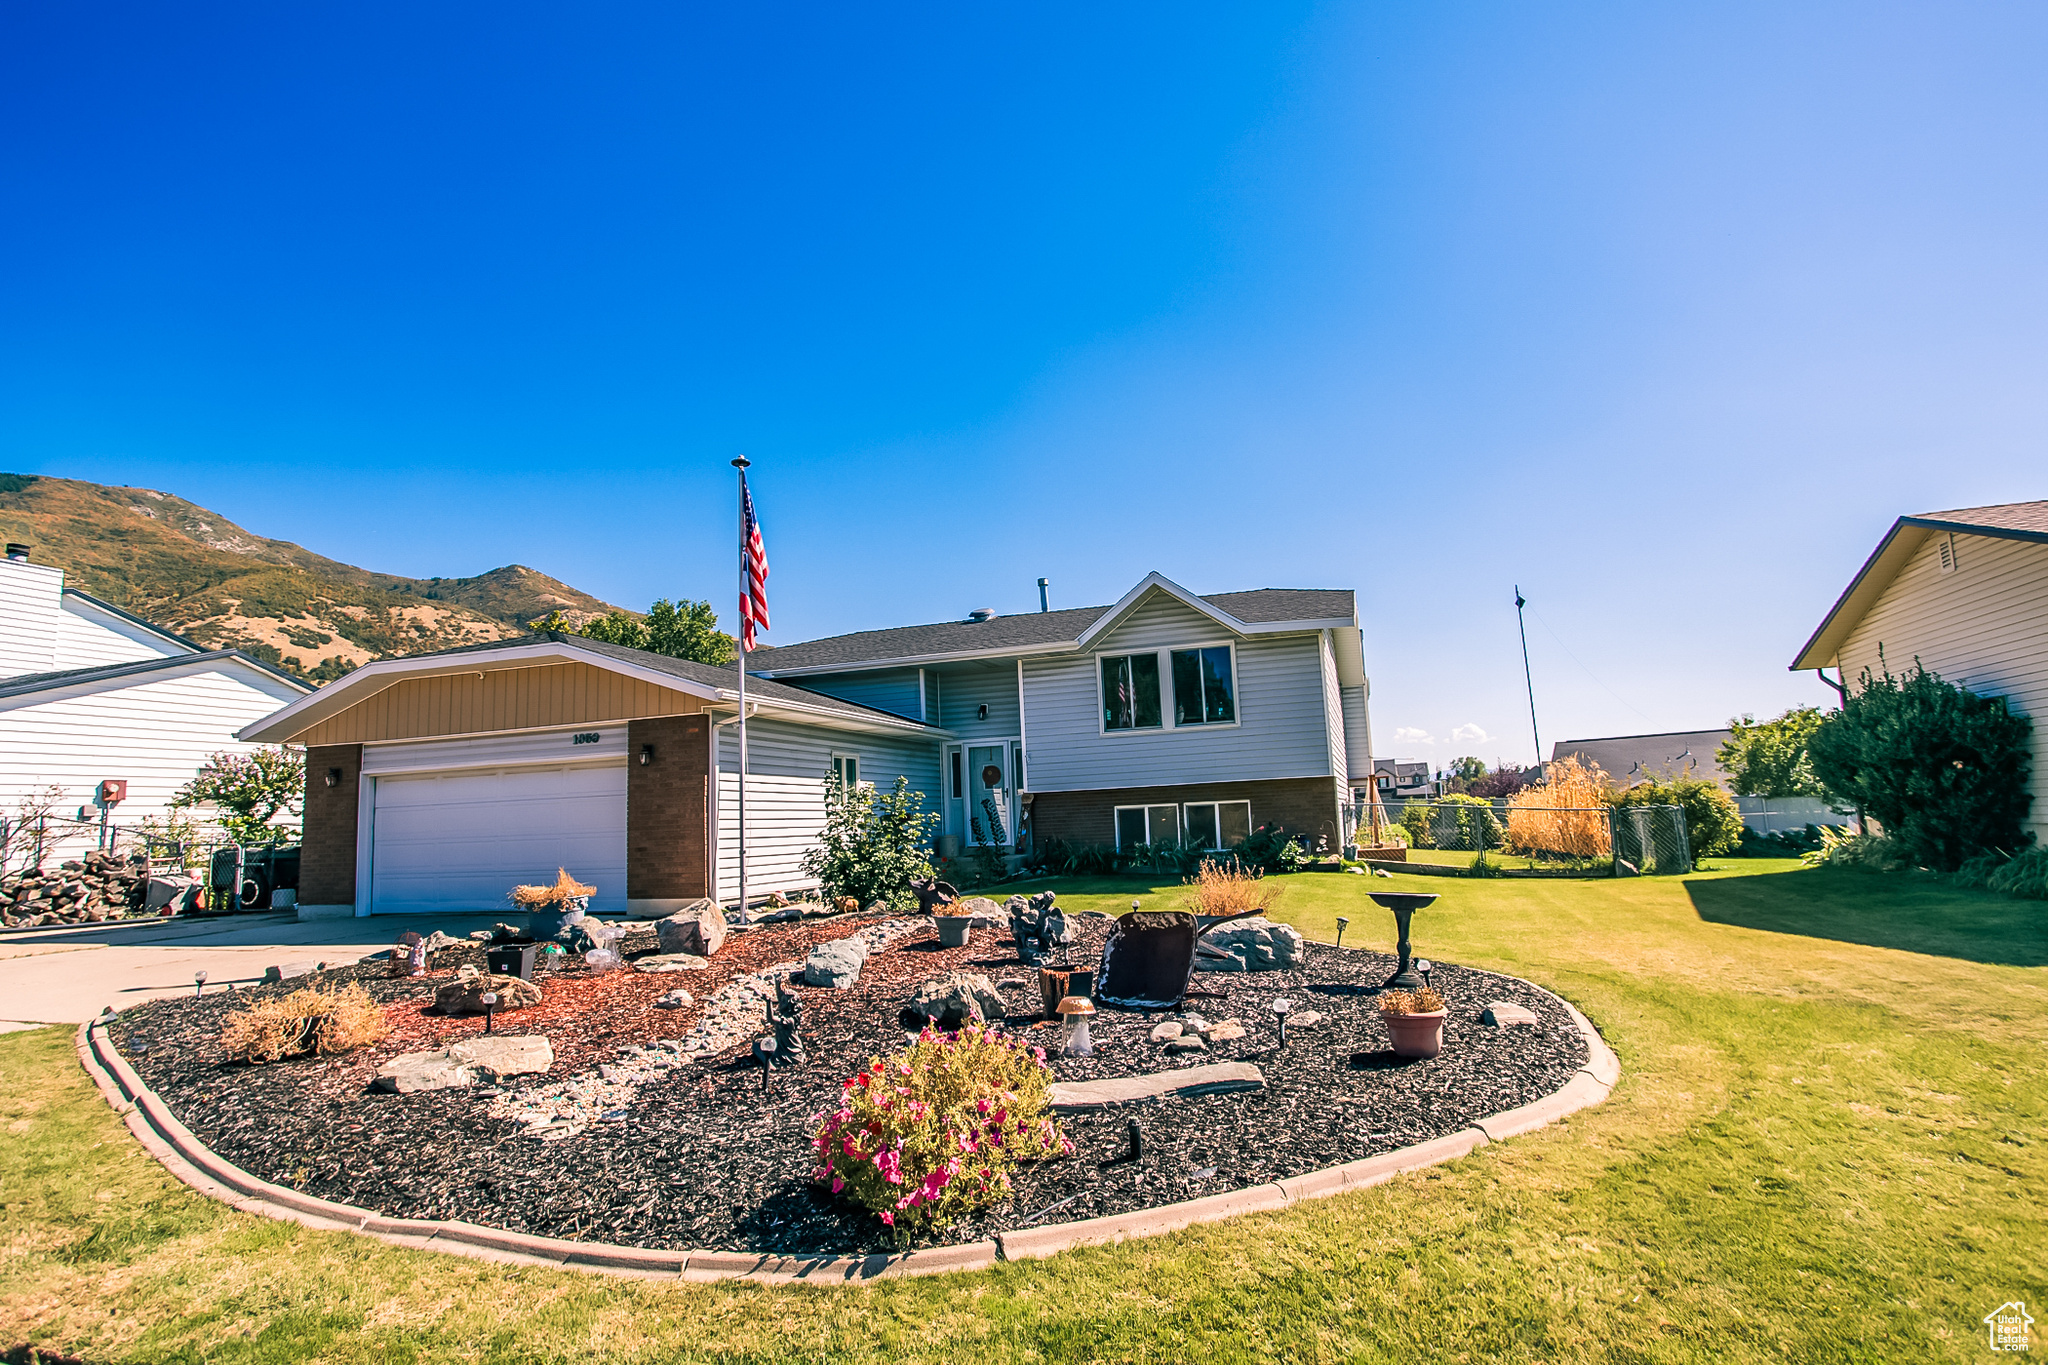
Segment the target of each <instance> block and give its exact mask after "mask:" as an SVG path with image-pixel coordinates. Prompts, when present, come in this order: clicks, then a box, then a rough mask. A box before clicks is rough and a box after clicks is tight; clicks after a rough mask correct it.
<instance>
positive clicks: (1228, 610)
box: [749, 573, 1357, 678]
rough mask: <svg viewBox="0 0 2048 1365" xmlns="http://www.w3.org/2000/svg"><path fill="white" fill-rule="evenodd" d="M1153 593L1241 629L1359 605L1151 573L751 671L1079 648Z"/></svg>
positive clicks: (1322, 623)
mask: <svg viewBox="0 0 2048 1365" xmlns="http://www.w3.org/2000/svg"><path fill="white" fill-rule="evenodd" d="M1154 590H1157V591H1160V592H1164V593H1167V594H1168V595H1170V596H1173V597H1177V598H1179V599H1180V600H1181V601H1182V602H1185V603H1187V604H1188V605H1189V606H1190V607H1193V608H1194V609H1195V610H1197V611H1200V612H1202V613H1203V614H1204V615H1207V616H1210V617H1213V618H1215V619H1216V620H1217V621H1218V622H1219V623H1220V624H1222V625H1224V626H1226V627H1228V628H1230V629H1232V630H1235V631H1237V632H1238V633H1240V634H1261V633H1266V632H1269V631H1274V630H1304V631H1307V630H1321V629H1326V628H1330V627H1336V626H1351V625H1356V624H1357V614H1356V611H1357V609H1356V605H1355V602H1354V599H1353V595H1352V592H1351V590H1350V589H1349V588H1258V589H1255V590H1253V591H1250V592H1226V593H1216V594H1213V595H1211V596H1208V597H1197V596H1195V595H1194V594H1193V593H1190V592H1189V591H1188V590H1187V589H1185V588H1182V587H1181V586H1179V585H1178V584H1176V583H1174V582H1173V581H1172V580H1170V579H1168V578H1166V577H1165V576H1164V575H1162V574H1157V573H1152V574H1147V575H1146V576H1145V577H1144V578H1143V579H1142V580H1141V581H1140V582H1139V583H1138V585H1137V586H1136V587H1134V588H1132V589H1131V591H1130V592H1128V593H1126V594H1125V595H1124V597H1123V598H1122V600H1121V601H1118V602H1116V603H1113V604H1111V605H1110V606H1106V607H1068V608H1065V609H1063V610H1060V611H1041V612H1025V613H1022V614H1020V615H1016V616H996V617H991V618H990V619H988V620H986V621H939V622H936V623H934V624H931V625H925V626H895V627H891V628H889V629H885V630H863V631H856V632H854V633H853V634H851V635H833V636H828V637H826V638H824V639H820V640H807V641H804V642H803V643H801V644H794V645H778V646H776V647H775V648H774V649H772V650H767V651H764V652H763V653H761V654H758V655H755V656H754V657H753V658H752V660H751V661H750V662H751V664H752V667H751V668H750V669H749V672H750V673H751V674H754V675H757V676H761V677H767V678H777V677H790V676H801V675H803V674H806V673H830V672H838V671H841V670H846V669H855V668H884V667H890V666H900V667H911V666H915V665H918V664H926V663H937V662H942V661H946V660H952V659H978V658H988V657H991V656H1007V655H1018V654H1052V653H1061V652H1065V651H1069V650H1076V649H1083V648H1086V647H1087V645H1088V644H1090V643H1092V642H1093V641H1094V640H1096V639H1099V638H1100V637H1101V636H1102V635H1104V634H1106V633H1107V632H1108V631H1109V630H1111V629H1113V628H1114V627H1115V625H1116V624H1117V622H1118V621H1120V620H1121V619H1122V618H1123V617H1124V616H1125V615H1127V614H1128V613H1129V612H1130V611H1131V609H1132V608H1134V607H1135V606H1136V605H1137V603H1138V602H1139V600H1140V599H1142V598H1143V597H1144V596H1145V595H1146V594H1147V593H1149V592H1152V591H1154Z"/></svg>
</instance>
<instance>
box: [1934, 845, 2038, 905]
mask: <svg viewBox="0 0 2048 1365" xmlns="http://www.w3.org/2000/svg"><path fill="white" fill-rule="evenodd" d="M1956 881H1957V882H1958V883H1959V884H1960V885H1963V886H1981V887H1984V888H1985V889H1986V890H1990V891H1996V892H1998V893H1999V894H2001V895H2006V896H2017V897H2019V898H2020V899H2022V900H2034V901H2040V900H2048V848H2038V847H2037V848H2030V849H2028V850H2027V851H2026V852H2024V853H2022V854H2020V855H2019V856H2018V857H2013V856H2012V855H2011V854H2008V853H2006V852H2004V851H2003V850H1998V849H1993V850H1989V851H1986V852H1984V853H1980V854H1978V855H1977V856H1976V857H1974V858H1971V859H1970V860H1969V861H1968V862H1965V863H1964V864H1963V865H1962V866H1961V867H1960V868H1958V869H1957V870H1956Z"/></svg>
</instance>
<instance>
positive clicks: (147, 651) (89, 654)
mask: <svg viewBox="0 0 2048 1365" xmlns="http://www.w3.org/2000/svg"><path fill="white" fill-rule="evenodd" d="M63 604H64V609H63V610H62V611H61V612H59V613H58V621H57V645H56V659H55V661H54V662H53V663H52V664H51V667H52V668H53V669H62V668H98V667H100V666H101V665H103V664H125V663H134V662H137V661H139V660H142V659H168V658H174V657H176V656H178V655H180V654H190V653H192V652H193V651H192V650H191V649H190V648H189V647H187V646H185V645H181V644H179V643H178V642H177V641H175V640H166V639H165V638H164V637H163V636H161V635H158V634H157V633H156V632H154V631H151V630H148V629H145V628H144V627H142V626H138V625H136V624H135V623H134V622H133V621H124V620H122V619H121V618H120V617H118V616H116V615H114V614H113V613H112V612H107V611H101V610H100V609H99V608H98V607H95V606H93V605H92V604H91V603H90V602H82V601H80V600H79V599H78V598H77V597H75V596H73V595H71V594H69V593H66V594H65V595H64V598H63Z"/></svg>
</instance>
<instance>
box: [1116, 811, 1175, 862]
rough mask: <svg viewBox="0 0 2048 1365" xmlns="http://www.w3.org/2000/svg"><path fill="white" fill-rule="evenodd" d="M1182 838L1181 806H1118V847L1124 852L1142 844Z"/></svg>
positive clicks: (1161, 842) (1160, 842)
mask: <svg viewBox="0 0 2048 1365" xmlns="http://www.w3.org/2000/svg"><path fill="white" fill-rule="evenodd" d="M1178 838H1180V807H1179V806H1118V807H1117V808H1116V846H1117V849H1118V851H1120V852H1124V851H1128V850H1130V849H1134V848H1137V847H1139V846H1140V845H1142V844H1163V843H1165V842H1166V841H1167V840H1169V839H1178Z"/></svg>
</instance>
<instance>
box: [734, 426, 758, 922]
mask: <svg viewBox="0 0 2048 1365" xmlns="http://www.w3.org/2000/svg"><path fill="white" fill-rule="evenodd" d="M750 463H752V461H750V460H748V459H747V457H746V456H744V455H742V456H740V457H739V458H738V459H737V460H734V461H733V462H732V467H733V468H734V469H735V470H737V471H739V480H740V489H739V491H740V623H739V626H740V631H739V640H738V644H739V655H740V724H739V731H740V773H739V778H740V780H739V791H740V801H739V806H740V820H739V825H740V840H739V862H740V923H742V924H745V923H746V922H747V636H748V634H749V633H750V632H749V631H748V630H747V621H746V612H747V606H746V604H747V602H748V600H749V597H750V595H751V594H752V592H753V590H754V585H753V584H752V583H750V582H748V581H747V466H748V465H749V464H750Z"/></svg>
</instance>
